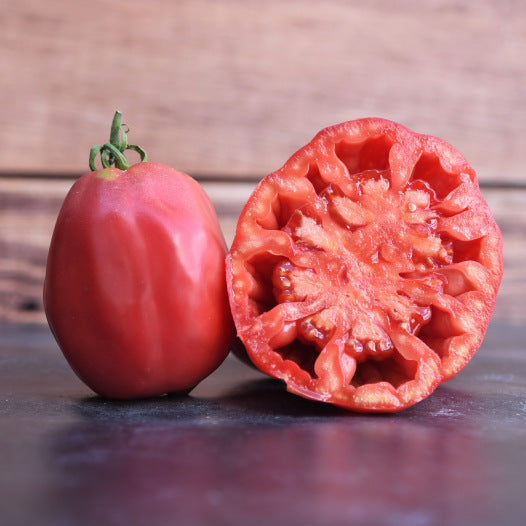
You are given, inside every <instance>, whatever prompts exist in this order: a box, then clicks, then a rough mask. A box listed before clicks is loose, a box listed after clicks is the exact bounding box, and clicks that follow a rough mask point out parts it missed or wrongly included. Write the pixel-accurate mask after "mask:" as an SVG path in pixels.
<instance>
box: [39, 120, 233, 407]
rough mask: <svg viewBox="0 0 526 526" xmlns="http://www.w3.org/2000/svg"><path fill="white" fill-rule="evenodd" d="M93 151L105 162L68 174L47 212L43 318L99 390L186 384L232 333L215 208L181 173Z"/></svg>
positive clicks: (114, 394)
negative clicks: (62, 193)
mask: <svg viewBox="0 0 526 526" xmlns="http://www.w3.org/2000/svg"><path fill="white" fill-rule="evenodd" d="M116 117H117V115H116ZM116 126H117V127H120V117H119V118H118V119H117V122H116V121H114V126H113V128H112V129H114V128H115V127H116ZM114 131H115V130H114ZM123 143H124V144H123V145H122V146H123V147H124V146H127V142H126V140H125V139H123ZM132 148H133V149H137V151H141V152H142V150H140V149H138V148H137V147H132ZM97 151H99V152H100V151H101V147H98V150H96V151H95V153H97ZM101 155H102V156H103V165H104V166H106V167H105V168H103V169H102V170H99V171H95V172H90V173H87V174H86V175H84V176H82V177H81V178H80V179H78V180H77V181H76V182H75V183H74V185H73V186H72V188H71V190H70V191H69V193H68V195H67V196H66V198H65V201H64V203H63V205H62V208H61V210H60V213H59V215H58V218H57V221H56V226H55V229H54V232H53V236H52V239H51V244H50V248H49V255H48V261H47V267H46V276H45V283H44V305H45V311H46V315H47V318H48V321H49V325H50V327H51V330H52V332H53V333H54V335H55V338H56V340H57V342H58V344H59V346H60V348H61V349H62V351H63V353H64V355H65V357H66V358H67V360H68V361H69V363H70V365H71V366H72V368H73V369H74V371H75V372H76V373H77V375H78V376H79V377H80V379H81V380H83V381H84V382H85V383H86V384H87V385H88V386H89V387H90V388H91V389H92V390H93V391H95V392H96V393H98V394H100V395H102V396H105V397H109V398H118V399H129V398H142V397H149V396H155V395H161V394H164V393H178V392H184V391H188V390H189V389H191V388H192V387H194V386H195V385H196V384H197V383H198V382H200V381H201V380H202V379H203V378H205V377H206V376H207V375H209V374H210V373H211V372H212V371H213V370H214V369H216V368H217V367H218V366H219V364H220V363H221V362H222V361H223V360H224V358H225V357H226V356H227V354H228V352H229V350H230V345H231V342H232V339H233V337H234V326H233V322H232V317H231V314H230V308H229V305H228V296H227V290H226V283H225V279H224V272H225V255H226V245H225V241H224V238H223V234H222V231H221V228H220V225H219V222H218V219H217V216H216V213H215V211H214V209H213V207H212V204H211V202H210V200H209V198H208V197H207V195H206V194H205V192H204V190H203V188H202V187H201V186H200V185H199V184H198V183H197V182H196V181H195V180H194V179H192V178H191V177H189V176H188V175H185V174H184V173H181V172H178V171H176V170H174V169H172V168H170V167H168V166H164V165H162V164H157V163H151V162H147V161H146V162H139V163H137V164H134V165H133V166H131V167H129V168H127V167H126V166H125V165H124V164H123V163H124V160H123V158H122V156H120V161H119V165H120V166H121V168H122V169H120V168H117V167H113V166H109V164H110V162H111V161H112V160H115V157H118V159H117V160H119V152H118V151H116V150H115V148H113V149H111V148H110V149H109V150H108V151H105V150H104V148H102V152H101ZM109 161H110V162H109ZM90 164H92V163H91V162H90Z"/></svg>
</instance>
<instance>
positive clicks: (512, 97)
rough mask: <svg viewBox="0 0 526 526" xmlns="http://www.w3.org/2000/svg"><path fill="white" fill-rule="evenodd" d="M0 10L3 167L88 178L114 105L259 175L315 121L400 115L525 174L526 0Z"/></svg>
mask: <svg viewBox="0 0 526 526" xmlns="http://www.w3.org/2000/svg"><path fill="white" fill-rule="evenodd" d="M0 21H1V25H2V31H1V32H0V49H1V50H2V51H1V55H2V74H1V81H0V96H1V100H2V112H1V113H0V145H1V146H0V149H1V150H0V151H1V156H0V172H4V173H14V172H36V173H54V174H56V173H63V172H64V173H67V174H74V175H77V174H80V173H81V172H83V171H84V170H85V169H86V168H87V153H88V149H89V147H90V146H91V145H92V144H96V143H100V142H104V141H106V140H107V135H108V132H109V125H110V122H111V117H112V116H113V112H114V111H115V109H120V110H121V111H122V112H123V115H124V118H125V122H128V124H130V126H131V129H132V134H131V136H130V137H131V138H132V139H133V141H134V142H137V143H140V144H141V145H143V146H144V147H145V148H147V149H148V151H149V153H150V157H151V159H155V160H158V161H159V162H163V163H166V164H170V165H173V166H175V167H178V168H179V169H181V170H184V171H187V172H190V173H192V174H213V175H219V176H220V175H224V174H227V175H239V176H244V177H255V178H257V177H259V176H261V175H265V174H267V173H269V172H271V171H274V170H275V169H277V168H279V167H280V166H281V165H282V164H283V162H284V161H285V160H286V159H287V158H288V157H289V156H290V155H291V154H292V153H293V152H294V151H295V150H296V149H298V148H299V147H301V146H302V145H303V144H305V143H306V142H307V141H309V140H310V139H311V138H312V136H313V135H314V134H315V133H316V132H317V131H318V130H320V129H321V128H323V127H325V126H328V125H331V124H335V123H337V122H341V121H345V120H349V119H354V118H358V117H365V116H380V117H386V118H389V119H393V120H396V121H399V122H402V123H403V124H405V125H407V126H408V127H410V128H412V129H414V130H416V131H419V132H422V133H428V134H431V135H436V136H439V137H441V138H443V139H445V140H447V141H449V142H451V143H452V144H453V145H454V146H455V147H456V148H457V149H458V150H459V151H461V152H462V153H463V154H464V155H465V157H466V158H467V159H468V160H469V161H470V162H471V164H472V165H473V166H474V167H475V169H476V170H477V171H478V173H479V176H480V178H481V180H495V181H524V166H525V165H526V149H525V148H524V136H525V134H526V92H525V90H524V86H525V85H526V31H525V29H524V28H525V27H526V10H525V9H524V2H522V1H521V0H503V1H499V2H495V1H493V0H480V1H477V2H470V1H469V0H425V1H417V0H398V1H397V2H381V1H379V0H368V1H365V2H346V1H343V0H326V1H324V2H317V1H315V0H302V1H300V0H292V1H285V2H283V1H281V0H267V1H266V2H265V4H264V7H263V6H262V4H261V2H259V1H256V0H225V1H222V2H214V1H212V0H209V1H205V0H178V1H176V2H170V1H167V0H150V1H149V2H148V3H147V5H146V4H145V3H144V2H143V1H141V0H127V1H124V0H117V1H116V0H111V1H110V0H91V1H90V2H84V1H81V0H72V1H70V2H67V7H66V5H65V4H64V2H63V1H62V0H48V1H47V2H45V3H42V2H41V1H40V0H18V1H17V2H3V5H2V9H1V13H0Z"/></svg>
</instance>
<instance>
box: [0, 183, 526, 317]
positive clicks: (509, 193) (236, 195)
mask: <svg viewBox="0 0 526 526" xmlns="http://www.w3.org/2000/svg"><path fill="white" fill-rule="evenodd" d="M71 184H72V182H71V181H60V180H51V181H50V180H45V179H42V180H39V179H32V180H27V179H17V178H12V179H0V319H2V318H4V319H11V320H20V321H34V322H37V323H42V322H44V314H43V310H42V298H41V296H42V283H43V279H44V267H45V260H46V256H47V249H48V246H49V241H50V238H51V233H52V231H53V226H54V223H55V219H56V215H57V213H58V210H59V208H60V205H61V203H62V200H63V199H64V197H65V195H66V193H67V191H68V189H69V187H70V186H71ZM203 186H204V188H205V190H206V192H207V193H208V195H209V196H210V198H211V199H212V202H213V203H214V206H215V208H216V210H217V212H218V215H219V218H220V222H221V227H222V229H223V232H224V234H225V238H226V241H227V244H228V245H229V246H230V244H231V242H232V239H233V237H234V232H235V227H236V223H237V218H238V215H239V213H240V211H241V209H242V207H243V205H244V204H245V202H246V200H247V198H248V196H249V195H250V193H251V192H252V190H253V188H254V186H255V184H254V183H242V182H238V183H230V184H226V183H218V182H213V181H212V182H205V183H203ZM483 193H484V196H485V198H486V199H487V201H488V203H489V205H490V207H491V209H492V211H493V214H494V216H495V218H496V220H497V222H498V223H499V226H500V227H501V230H502V232H503V237H504V259H505V261H504V263H505V274H504V279H503V282H502V286H501V290H500V295H499V298H498V300H497V307H496V310H495V318H497V319H501V320H507V321H520V322H522V321H526V310H525V309H524V295H525V293H526V276H525V274H524V261H525V260H526V244H525V243H524V232H525V230H526V190H525V191H517V190H513V189H506V188H504V189H495V188H489V189H483Z"/></svg>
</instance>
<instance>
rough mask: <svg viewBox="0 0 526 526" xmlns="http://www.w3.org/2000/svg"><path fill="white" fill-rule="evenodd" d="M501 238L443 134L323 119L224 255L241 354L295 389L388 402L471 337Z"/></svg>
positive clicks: (460, 359)
mask: <svg viewBox="0 0 526 526" xmlns="http://www.w3.org/2000/svg"><path fill="white" fill-rule="evenodd" d="M501 277H502V239H501V235H500V232H499V229H498V227H497V225H496V224H495V221H494V220H493V218H492V216H491V213H490V211H489V209H488V206H487V204H486V203H485V201H484V200H483V198H482V196H481V195H480V192H479V189H478V184H477V181H476V176H475V173H474V171H473V169H472V168H471V167H470V166H469V165H468V164H467V162H466V161H465V160H464V159H463V158H462V157H461V156H460V154H458V152H456V151H455V150H453V148H452V147H451V146H449V145H448V144H447V143H445V142H443V141H440V140H439V139H436V138H433V137H429V136H424V135H419V134H416V133H413V132H411V131H409V130H407V129H406V128H404V127H402V126H400V125H398V124H395V123H392V122H390V121H385V120H382V119H363V120H360V121H351V122H349V123H343V124H341V125H337V126H334V127H331V128H328V129H326V130H323V131H322V132H320V133H319V134H318V135H317V136H316V137H315V138H314V139H313V141H312V142H311V143H309V144H308V145H307V146H305V147H304V148H302V149H301V150H299V152H297V153H296V154H295V155H294V156H293V157H292V158H291V159H290V160H289V161H288V162H287V163H286V164H285V165H284V167H283V168H281V169H280V170H278V171H277V172H275V173H273V174H271V175H269V176H267V177H266V178H265V179H263V180H262V181H261V183H260V184H259V185H258V187H257V189H256V190H255V192H254V193H253V195H252V196H251V198H250V199H249V201H248V203H247V205H246V206H245V208H244V210H243V212H242V214H241V216H240V219H239V222H238V228H237V232H236V236H235V239H234V242H233V244H232V248H231V250H230V253H229V255H228V257H227V278H228V279H227V281H228V286H229V295H230V304H231V308H232V313H233V316H234V321H235V323H236V327H237V330H238V335H239V337H240V339H241V340H242V341H243V343H244V344H245V347H246V350H247V352H248V355H249V357H250V359H251V360H252V361H253V362H254V364H255V365H256V366H257V367H259V368H260V369H261V370H262V371H264V372H266V373H267V374H269V375H271V376H274V377H276V378H280V379H282V380H284V381H285V382H286V383H287V387H288V389H289V390H290V391H291V392H294V393H297V394H300V395H301V396H304V397H307V398H311V399H315V400H322V401H326V402H330V403H333V404H336V405H339V406H342V407H346V408H349V409H354V410H358V411H397V410H400V409H403V408H405V407H408V406H410V405H412V404H414V403H416V402H418V401H419V400H421V399H422V398H424V397H426V396H427V395H429V394H430V393H431V392H432V391H433V390H434V389H435V388H436V387H437V386H438V385H439V384H440V383H441V382H443V381H445V380H447V379H449V378H451V377H452V376H454V375H455V374H457V373H458V372H459V371H460V370H461V369H462V368H463V367H464V366H465V365H466V363H467V362H468V361H469V359H470V358H471V356H472V355H473V353H474V352H475V351H476V349H477V348H478V347H479V345H480V343H481V341H482V338H483V336H484V332H485V330H486V328H487V325H488V323H489V320H490V317H491V312H492V310H493V305H494V302H495V298H496V294H497V291H498V286H499V283H500V280H501Z"/></svg>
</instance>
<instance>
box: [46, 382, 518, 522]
mask: <svg viewBox="0 0 526 526" xmlns="http://www.w3.org/2000/svg"><path fill="white" fill-rule="evenodd" d="M482 402H484V401H482ZM486 402H487V401H486ZM478 406H479V410H480V411H483V410H484V403H482V404H481V400H479V401H477V400H474V399H470V397H469V396H468V395H465V394H464V393H458V392H456V393H454V392H452V391H451V390H448V389H446V388H441V389H439V390H438V391H437V392H436V393H435V395H434V396H433V397H431V398H430V399H429V400H427V401H425V402H423V403H422V404H419V405H417V406H415V407H414V408H412V410H409V411H406V412H405V413H400V414H396V415H383V416H382V415H380V416H373V417H371V416H365V415H355V414H352V413H348V412H345V411H343V410H340V409H337V408H334V407H332V406H326V405H323V404H317V403H314V402H310V401H308V400H304V399H302V398H299V397H296V396H294V395H290V394H288V393H286V392H285V391H284V390H283V388H282V386H281V384H280V383H279V382H277V381H273V380H253V381H250V382H248V383H246V384H243V385H241V386H239V387H237V388H236V389H234V390H232V391H231V392H228V393H226V394H224V396H222V397H220V398H217V399H213V400H211V399H204V398H201V399H200V398H196V397H193V396H190V397H182V398H171V399H164V400H159V399H157V400H150V401H142V402H107V401H103V400H102V399H98V398H93V399H86V400H83V401H81V402H79V403H78V404H77V407H76V409H77V411H78V413H79V417H80V419H79V421H78V422H76V423H74V424H72V425H71V426H69V427H65V428H64V429H62V430H61V431H60V432H59V433H58V434H57V435H56V436H54V437H53V441H52V444H51V450H50V456H49V470H50V477H51V485H50V491H52V492H53V499H54V500H55V504H57V506H56V508H55V509H56V510H57V512H56V513H57V514H59V515H60V516H57V517H56V518H57V521H58V523H60V521H68V520H70V521H71V520H73V518H74V517H77V518H78V517H82V518H83V522H82V524H84V523H85V524H95V523H96V522H97V521H100V520H102V519H103V518H105V520H106V523H108V521H107V519H108V518H109V520H110V522H109V523H110V524H117V523H119V524H120V523H127V524H143V523H147V522H151V523H154V522H156V521H158V522H159V521H160V522H161V523H162V522H163V521H168V520H169V521H170V523H173V524H183V523H184V524H204V523H205V524H208V523H211V524H233V523H234V522H235V521H237V523H244V521H245V520H246V521H251V522H250V523H254V524H257V523H258V522H257V521H255V522H252V521H253V519H254V517H259V518H260V519H261V520H263V518H264V519H265V521H272V522H274V523H276V524H281V523H285V522H290V521H295V522H297V521H302V520H303V521H307V523H308V524H329V523H331V524H341V523H344V522H345V521H358V520H359V521H366V522H367V523H371V522H372V523H375V522H382V523H386V524H398V523H402V522H403V523H404V524H409V525H411V524H448V523H451V522H454V520H455V519H456V518H458V517H462V519H463V520H464V521H467V522H475V523H477V524H489V523H491V520H490V519H491V518H492V517H494V515H493V510H492V491H493V484H494V483H495V482H496V481H495V475H494V474H492V473H490V472H488V467H487V466H488V463H487V460H488V458H491V456H492V455H493V454H494V452H493V451H491V450H488V449H487V447H485V446H484V443H483V442H481V441H480V440H478V435H479V432H482V431H484V429H483V427H482V428H481V427H480V417H481V414H480V413H478V411H477V407H478ZM462 408H464V409H465V408H471V409H472V410H473V413H472V414H467V415H466V414H464V413H462ZM477 413H478V414H477ZM477 422H478V423H477ZM484 432H488V429H486V430H485V431H484ZM522 478H523V481H524V476H523V477H522ZM59 503H60V506H58V504H59ZM251 517H252V519H251ZM182 521H184V522H182ZM331 521H332V522H331Z"/></svg>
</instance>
